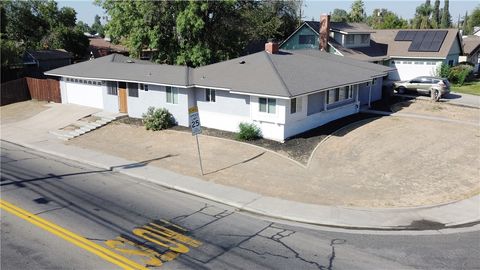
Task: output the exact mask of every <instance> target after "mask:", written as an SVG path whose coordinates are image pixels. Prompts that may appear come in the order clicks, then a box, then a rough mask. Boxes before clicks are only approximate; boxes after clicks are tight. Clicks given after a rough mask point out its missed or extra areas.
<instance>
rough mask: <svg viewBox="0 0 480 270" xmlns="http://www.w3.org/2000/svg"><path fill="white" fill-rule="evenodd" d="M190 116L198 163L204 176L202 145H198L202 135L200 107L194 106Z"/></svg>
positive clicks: (189, 110)
mask: <svg viewBox="0 0 480 270" xmlns="http://www.w3.org/2000/svg"><path fill="white" fill-rule="evenodd" d="M188 116H189V118H190V126H191V127H192V135H194V136H195V140H196V141H197V151H198V162H199V163H200V172H201V173H202V175H203V165H202V156H201V155H200V144H199V143H198V134H201V133H202V127H201V126H200V116H199V115H198V107H197V106H193V107H190V108H188Z"/></svg>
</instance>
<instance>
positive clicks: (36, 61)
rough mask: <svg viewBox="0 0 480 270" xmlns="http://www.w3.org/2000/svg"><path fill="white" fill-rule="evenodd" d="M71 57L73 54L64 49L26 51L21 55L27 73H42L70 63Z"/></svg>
mask: <svg viewBox="0 0 480 270" xmlns="http://www.w3.org/2000/svg"><path fill="white" fill-rule="evenodd" d="M72 59H73V55H72V54H71V53H69V52H67V51H65V50H38V51H27V52H25V53H24V55H23V64H24V65H25V66H26V69H27V70H28V71H29V72H28V73H32V72H36V73H38V74H39V75H43V74H42V73H43V72H45V71H47V70H51V69H55V68H59V67H63V66H67V65H70V64H71V63H72Z"/></svg>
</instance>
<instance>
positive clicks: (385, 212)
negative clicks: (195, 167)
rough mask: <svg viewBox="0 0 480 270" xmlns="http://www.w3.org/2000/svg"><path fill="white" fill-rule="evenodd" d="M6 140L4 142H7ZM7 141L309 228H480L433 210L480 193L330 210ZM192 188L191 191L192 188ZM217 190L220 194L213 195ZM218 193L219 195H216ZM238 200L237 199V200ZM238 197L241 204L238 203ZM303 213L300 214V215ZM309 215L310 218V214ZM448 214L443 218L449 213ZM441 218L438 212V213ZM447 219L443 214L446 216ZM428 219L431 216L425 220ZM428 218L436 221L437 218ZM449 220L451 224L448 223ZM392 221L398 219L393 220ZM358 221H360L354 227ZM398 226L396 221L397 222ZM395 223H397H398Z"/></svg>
mask: <svg viewBox="0 0 480 270" xmlns="http://www.w3.org/2000/svg"><path fill="white" fill-rule="evenodd" d="M2 140H3V139H2ZM3 141H7V142H10V143H13V144H16V145H20V146H23V147H27V148H30V149H33V150H36V151H40V152H43V153H47V154H51V155H54V156H58V157H61V158H65V159H69V160H73V161H77V162H81V163H85V164H88V165H91V166H95V167H99V168H104V169H106V170H110V171H112V172H117V173H121V174H124V175H128V176H131V177H134V178H137V179H141V180H145V181H148V182H151V183H154V184H158V185H160V186H162V187H165V188H168V189H172V190H176V191H178V192H182V193H186V194H190V195H193V196H197V197H200V198H203V199H207V200H211V201H214V202H217V203H221V204H224V205H228V206H230V207H234V208H237V209H238V210H239V211H243V212H247V213H253V214H256V215H259V216H264V217H269V218H274V219H280V220H285V221H293V222H299V223H304V224H309V225H316V226H326V227H332V228H343V229H351V230H383V231H401V230H409V231H411V230H417V231H418V230H431V229H432V228H427V229H419V228H415V227H412V226H411V225H409V224H413V223H414V222H415V221H417V222H418V221H420V222H421V221H430V222H432V220H433V223H437V224H441V225H440V227H437V228H436V229H448V228H457V227H468V226H473V225H477V224H480V208H477V209H478V210H479V211H477V213H476V214H474V215H473V216H474V217H470V216H472V215H468V216H469V217H468V218H463V220H461V221H453V222H445V221H444V222H439V221H435V217H434V216H435V213H433V212H431V211H435V210H438V209H440V208H443V210H442V211H443V212H445V213H446V214H448V215H449V216H448V218H450V216H451V215H452V214H453V215H454V214H455V213H456V211H455V210H456V209H455V207H457V209H460V208H465V206H467V207H468V206H471V205H472V204H473V205H480V195H475V196H473V197H471V198H468V199H464V200H460V201H454V202H447V203H442V204H437V205H429V206H419V207H404V208H346V207H341V206H325V205H314V204H306V203H299V202H292V201H287V200H283V199H278V198H273V197H267V196H263V195H260V194H257V193H253V192H249V191H244V190H241V189H238V188H235V187H229V186H223V185H220V184H215V183H210V182H205V181H203V180H200V179H197V178H194V177H189V176H183V175H180V174H177V173H174V172H171V171H168V170H165V169H162V168H159V167H154V166H148V165H147V166H145V167H142V168H141V170H143V172H144V175H142V174H140V173H138V172H137V170H140V169H139V168H132V169H128V168H122V167H124V166H126V165H128V164H131V163H132V162H131V161H130V162H129V161H128V160H124V159H122V158H118V157H115V156H109V155H105V154H102V155H104V156H105V157H109V158H111V159H112V160H113V161H114V162H113V163H118V164H119V165H111V166H108V165H105V164H104V163H101V162H95V161H92V160H88V159H86V158H81V157H77V156H72V155H69V154H64V153H59V152H57V151H52V150H49V149H44V148H42V147H39V146H36V145H32V144H28V143H17V142H11V141H8V140H3ZM85 150H86V151H90V152H92V153H98V152H95V151H92V150H88V149H85ZM145 172H147V173H148V172H150V173H151V174H153V175H155V176H156V175H159V172H160V173H163V174H164V175H165V174H166V175H167V176H168V177H164V180H159V179H158V177H157V178H155V177H150V176H148V175H145ZM182 181H183V182H188V185H183V186H182ZM188 186H190V187H188ZM215 188H217V189H219V190H220V191H214V190H215ZM215 192H216V193H217V194H220V195H217V194H215ZM232 198H233V199H232ZM235 198H236V199H237V201H235ZM302 211H303V212H304V213H303V214H298V213H300V212H302ZM305 213H307V214H305ZM445 213H443V215H446V214H445ZM437 215H438V214H437ZM443 215H442V216H443ZM426 217H427V218H426ZM428 217H433V218H432V220H430V219H428ZM448 218H447V220H448ZM345 220H347V221H348V220H353V221H354V222H350V223H349V222H345ZM358 220H364V221H366V223H365V224H362V223H361V222H359V221H358ZM371 220H377V223H376V224H375V225H372V224H369V225H367V223H371ZM392 220H393V221H392ZM355 222H356V223H355ZM395 222H396V223H395ZM394 223H395V224H394Z"/></svg>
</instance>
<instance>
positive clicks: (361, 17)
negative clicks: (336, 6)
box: [348, 0, 367, 22]
mask: <svg viewBox="0 0 480 270" xmlns="http://www.w3.org/2000/svg"><path fill="white" fill-rule="evenodd" d="M348 17H349V21H350V22H364V21H365V19H366V17H367V16H366V15H365V3H363V1H362V0H355V1H353V3H352V9H351V10H350V14H348Z"/></svg>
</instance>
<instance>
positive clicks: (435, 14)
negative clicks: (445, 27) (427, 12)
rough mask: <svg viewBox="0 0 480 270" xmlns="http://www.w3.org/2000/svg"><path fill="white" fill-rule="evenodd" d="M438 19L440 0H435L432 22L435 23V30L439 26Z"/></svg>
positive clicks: (439, 16) (439, 17)
mask: <svg viewBox="0 0 480 270" xmlns="http://www.w3.org/2000/svg"><path fill="white" fill-rule="evenodd" d="M440 19H441V14H440V0H435V3H434V4H433V13H432V20H433V22H434V23H435V27H436V28H438V27H439V26H440Z"/></svg>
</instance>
